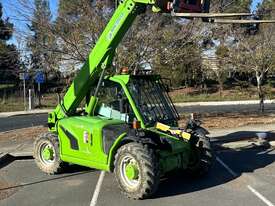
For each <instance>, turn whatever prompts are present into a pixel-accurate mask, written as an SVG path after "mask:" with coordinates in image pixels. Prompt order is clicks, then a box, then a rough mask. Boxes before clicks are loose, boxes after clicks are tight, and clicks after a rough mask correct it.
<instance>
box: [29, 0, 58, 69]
mask: <svg viewBox="0 0 275 206" xmlns="http://www.w3.org/2000/svg"><path fill="white" fill-rule="evenodd" d="M34 5H35V7H34V13H33V16H32V19H31V25H29V26H28V27H29V29H30V31H31V32H32V36H30V37H29V38H28V47H29V48H30V51H31V70H32V71H33V72H36V71H37V70H42V71H43V72H45V73H47V72H48V71H51V70H54V66H55V57H56V56H55V55H54V53H53V52H52V51H53V49H54V48H55V47H56V42H55V39H54V38H53V36H51V34H50V32H49V30H48V28H49V26H50V25H51V11H50V8H49V2H48V0H35V1H34Z"/></svg>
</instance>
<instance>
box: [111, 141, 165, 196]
mask: <svg viewBox="0 0 275 206" xmlns="http://www.w3.org/2000/svg"><path fill="white" fill-rule="evenodd" d="M114 165H115V169H114V172H115V176H116V180H117V182H118V185H119V187H120V189H121V191H122V193H124V194H125V195H126V196H127V197H129V198H131V199H145V198H148V197H150V196H152V195H153V194H154V193H155V192H156V190H157V188H158V185H159V181H160V177H159V176H160V172H159V161H158V158H157V157H156V154H155V152H154V150H153V149H151V148H149V147H148V145H143V144H140V143H136V142H132V143H128V144H126V145H123V146H121V147H120V148H119V150H118V151H117V153H116V156H115V163H114Z"/></svg>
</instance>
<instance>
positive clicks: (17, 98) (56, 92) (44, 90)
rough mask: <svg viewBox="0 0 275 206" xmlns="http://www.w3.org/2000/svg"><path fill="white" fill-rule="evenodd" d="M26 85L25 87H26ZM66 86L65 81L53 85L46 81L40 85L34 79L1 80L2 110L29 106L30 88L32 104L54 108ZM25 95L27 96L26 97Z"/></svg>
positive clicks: (16, 109)
mask: <svg viewBox="0 0 275 206" xmlns="http://www.w3.org/2000/svg"><path fill="white" fill-rule="evenodd" d="M24 87H25V89H24ZM65 87H66V86H65V85H64V84H63V83H60V84H58V85H56V84H55V85H51V84H50V83H45V84H41V85H40V92H39V86H38V84H36V83H35V82H33V81H26V82H25V86H24V83H23V81H20V82H17V83H14V82H0V112H11V111H23V110H28V109H30V108H29V90H30V91H31V97H32V98H31V102H32V104H31V106H32V109H35V108H41V109H46V108H54V107H55V106H56V105H57V104H58V101H59V96H60V95H61V96H62V91H63V90H64V88H65ZM24 91H25V92H24ZM24 96H25V98H24Z"/></svg>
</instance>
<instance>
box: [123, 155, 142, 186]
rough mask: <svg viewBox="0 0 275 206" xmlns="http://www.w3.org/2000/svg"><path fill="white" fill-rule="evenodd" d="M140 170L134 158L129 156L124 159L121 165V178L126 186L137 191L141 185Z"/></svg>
mask: <svg viewBox="0 0 275 206" xmlns="http://www.w3.org/2000/svg"><path fill="white" fill-rule="evenodd" d="M139 174H140V169H139V166H138V163H137V161H136V160H135V158H134V157H132V156H130V155H127V156H125V157H123V159H122V160H121V164H120V176H121V178H122V181H123V182H124V184H126V185H127V186H128V187H129V188H131V189H135V188H136V187H138V185H139V183H140V175H139Z"/></svg>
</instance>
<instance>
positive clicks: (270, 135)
mask: <svg viewBox="0 0 275 206" xmlns="http://www.w3.org/2000/svg"><path fill="white" fill-rule="evenodd" d="M274 128H275V127H274ZM259 133H265V134H266V140H267V141H274V140H275V133H274V131H238V132H233V133H230V134H227V135H225V136H218V137H214V138H213V140H212V141H213V142H214V143H218V144H222V143H228V142H234V141H241V140H253V139H254V140H255V139H258V136H259Z"/></svg>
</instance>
